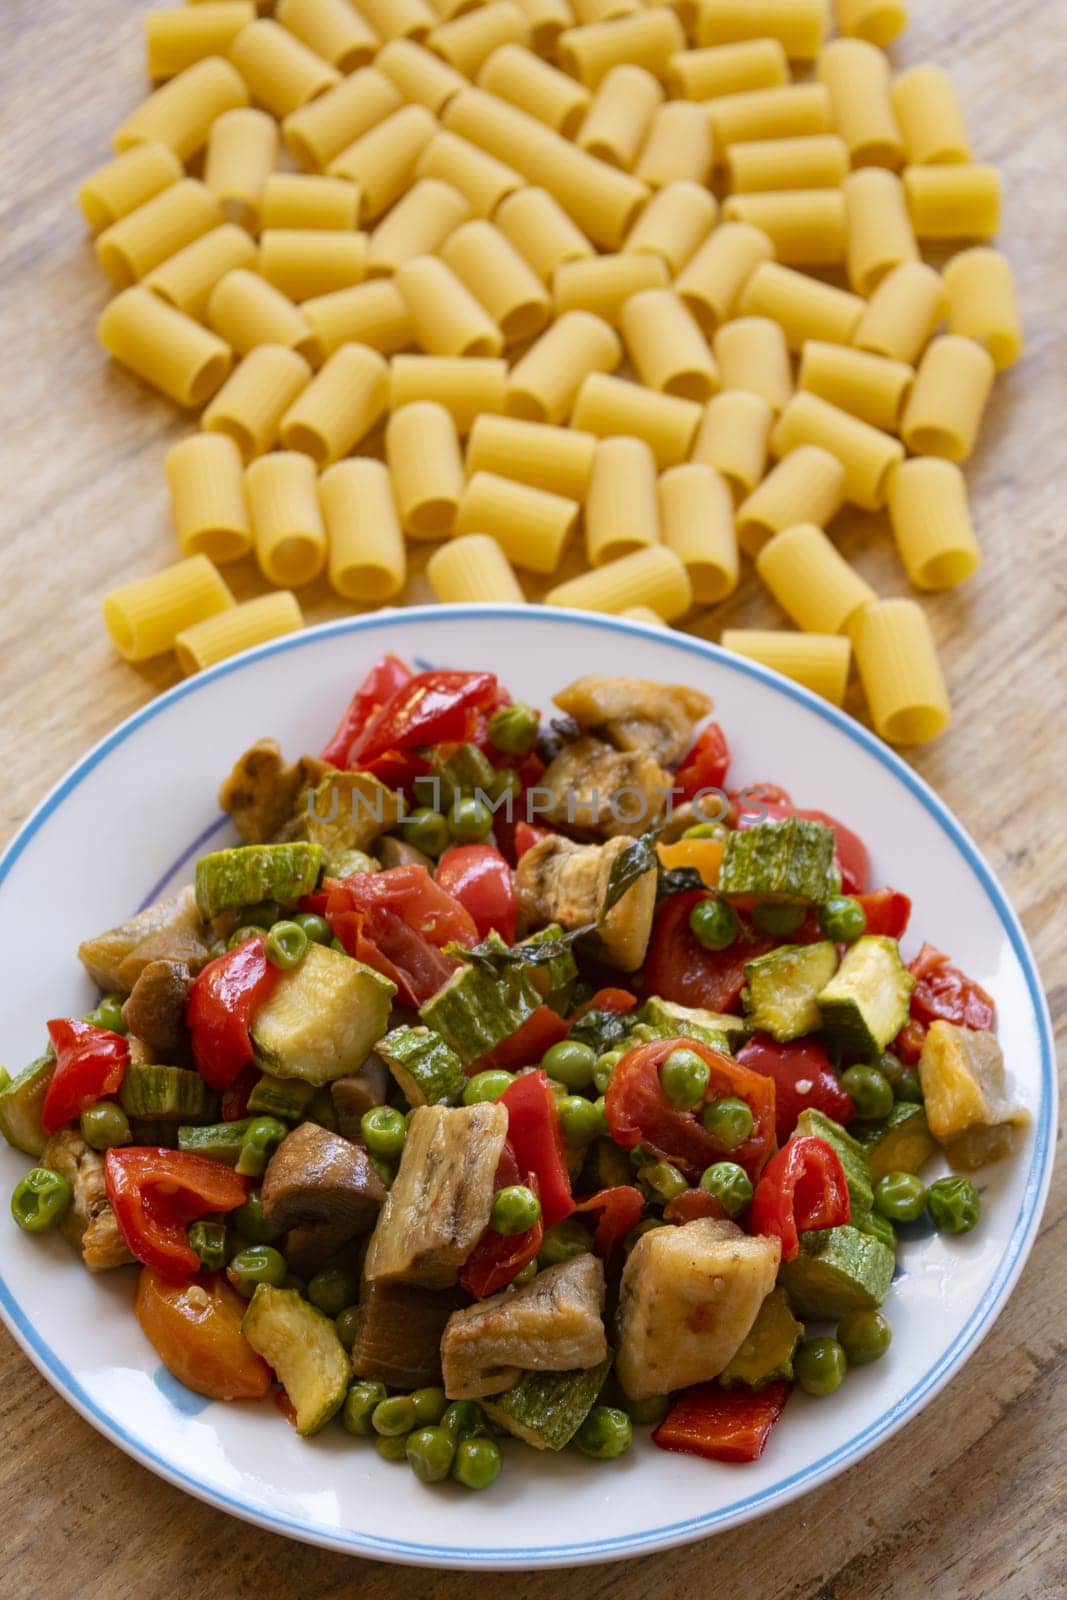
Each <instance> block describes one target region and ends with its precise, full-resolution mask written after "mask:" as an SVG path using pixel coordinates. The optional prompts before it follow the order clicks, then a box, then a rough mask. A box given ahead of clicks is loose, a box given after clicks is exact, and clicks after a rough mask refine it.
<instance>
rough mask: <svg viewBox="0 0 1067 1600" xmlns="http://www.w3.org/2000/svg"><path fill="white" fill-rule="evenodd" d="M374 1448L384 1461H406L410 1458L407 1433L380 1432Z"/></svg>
mask: <svg viewBox="0 0 1067 1600" xmlns="http://www.w3.org/2000/svg"><path fill="white" fill-rule="evenodd" d="M374 1448H375V1449H376V1450H377V1452H378V1454H379V1455H380V1456H381V1458H382V1460H383V1461H406V1460H407V1458H408V1441H407V1435H406V1434H403V1433H396V1434H386V1433H380V1434H379V1435H378V1436H377V1438H376V1439H375V1441H374Z"/></svg>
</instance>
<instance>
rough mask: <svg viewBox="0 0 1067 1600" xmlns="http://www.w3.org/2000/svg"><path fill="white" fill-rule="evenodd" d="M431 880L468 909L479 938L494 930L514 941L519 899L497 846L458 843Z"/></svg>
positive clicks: (509, 869) (438, 866) (441, 862)
mask: <svg viewBox="0 0 1067 1600" xmlns="http://www.w3.org/2000/svg"><path fill="white" fill-rule="evenodd" d="M434 881H435V882H436V883H437V884H439V885H440V887H441V888H442V889H444V890H446V892H447V893H448V894H450V895H452V896H453V898H454V899H456V900H458V901H459V903H460V905H461V906H463V908H464V909H465V910H466V911H468V912H469V913H470V915H471V916H472V917H473V919H474V925H475V927H476V928H477V930H478V937H479V939H484V938H486V937H487V936H488V935H489V934H490V933H493V932H496V933H498V934H499V935H500V937H501V938H502V939H503V941H504V943H505V944H514V943H515V926H516V922H517V920H518V901H517V900H516V898H515V884H514V881H513V879H512V876H511V868H510V867H509V866H508V864H507V862H506V861H505V860H504V857H503V856H502V855H501V853H500V851H499V850H495V849H494V848H493V846H492V845H491V844H459V845H453V846H452V848H451V849H450V850H446V851H445V853H444V855H443V856H442V857H441V859H440V861H439V862H438V863H437V871H436V873H435V874H434Z"/></svg>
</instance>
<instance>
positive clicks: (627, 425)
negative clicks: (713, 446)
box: [571, 372, 701, 468]
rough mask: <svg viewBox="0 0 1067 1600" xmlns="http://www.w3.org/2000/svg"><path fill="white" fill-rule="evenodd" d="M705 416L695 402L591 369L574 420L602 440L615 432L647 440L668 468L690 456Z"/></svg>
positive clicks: (575, 407) (577, 404) (579, 393)
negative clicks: (702, 417)
mask: <svg viewBox="0 0 1067 1600" xmlns="http://www.w3.org/2000/svg"><path fill="white" fill-rule="evenodd" d="M700 417H701V409H700V406H699V405H697V403H696V401H694V400H683V399H681V398H680V397H679V396H678V395H673V394H657V393H656V392H655V391H654V390H652V389H644V388H642V387H641V386H640V385H638V384H636V383H630V382H629V381H628V380H627V379H625V378H613V377H609V376H608V374H606V373H603V372H592V373H590V374H589V376H588V377H587V378H586V379H585V380H584V381H583V383H582V386H581V388H580V389H579V391H578V398H577V400H576V401H575V403H574V411H573V413H572V415H571V421H572V422H573V423H574V426H575V427H576V428H587V429H588V430H589V432H590V433H595V434H596V435H597V437H598V438H600V439H604V438H608V437H609V436H610V435H612V434H616V433H628V434H633V435H634V437H635V438H638V439H644V440H645V442H646V444H648V445H650V446H651V447H652V454H653V455H654V456H655V458H656V463H657V465H658V466H659V467H661V468H663V467H676V466H677V465H678V463H679V462H680V461H684V460H685V459H686V458H687V456H688V455H689V449H690V446H691V445H692V443H693V439H694V437H695V435H696V431H697V428H698V427H699V425H700Z"/></svg>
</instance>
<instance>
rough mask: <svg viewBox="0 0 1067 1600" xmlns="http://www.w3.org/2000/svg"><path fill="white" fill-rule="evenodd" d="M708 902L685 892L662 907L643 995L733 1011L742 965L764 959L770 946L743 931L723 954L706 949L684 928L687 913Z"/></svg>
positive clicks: (742, 980)
mask: <svg viewBox="0 0 1067 1600" xmlns="http://www.w3.org/2000/svg"><path fill="white" fill-rule="evenodd" d="M708 898H709V895H708V893H707V891H706V890H704V889H686V890H684V891H683V892H682V893H681V894H672V895H671V896H670V897H669V899H667V900H665V901H664V902H663V904H662V906H661V907H660V909H659V911H658V913H657V914H656V921H655V926H654V927H653V929H652V938H651V939H650V941H649V946H648V955H647V957H646V960H645V980H644V981H645V993H646V994H655V995H659V997H660V999H661V1000H674V1001H675V1002H676V1003H677V1004H678V1005H682V1006H696V1007H701V1008H703V1009H704V1010H707V1011H736V1010H737V1008H738V1006H739V1005H740V1002H741V990H742V989H743V988H744V986H745V963H746V962H747V961H752V960H754V959H755V957H756V956H762V955H765V954H766V952H767V951H768V950H771V949H773V947H774V943H775V941H774V940H773V939H763V938H756V937H754V936H752V935H750V934H749V933H748V932H747V930H744V931H743V932H742V934H741V937H740V938H738V939H737V940H736V941H735V942H734V943H733V944H732V945H730V946H729V948H728V949H726V950H705V948H704V946H703V945H702V944H700V943H699V942H698V940H697V939H696V937H695V935H694V934H693V932H692V930H691V928H690V926H689V913H690V912H691V911H692V909H693V907H694V906H695V905H699V904H700V902H701V900H707V899H708Z"/></svg>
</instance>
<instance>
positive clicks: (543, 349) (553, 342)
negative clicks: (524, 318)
mask: <svg viewBox="0 0 1067 1600" xmlns="http://www.w3.org/2000/svg"><path fill="white" fill-rule="evenodd" d="M621 360H622V345H621V343H620V342H619V338H618V335H617V334H616V333H615V332H614V330H613V329H612V328H611V327H610V326H609V324H608V323H606V322H605V321H604V319H603V317H597V316H594V315H593V314H592V312H589V311H565V312H564V313H563V315H562V316H561V317H560V318H559V319H558V320H557V321H556V322H554V323H553V324H552V326H551V327H549V328H547V329H546V330H545V332H544V333H543V334H542V335H541V337H540V338H539V339H538V340H537V342H536V343H535V344H533V345H531V346H530V348H529V350H527V352H526V354H525V355H524V356H522V357H521V358H520V359H519V360H518V361H517V362H516V363H515V365H514V367H512V369H511V372H510V373H509V374H508V380H507V409H508V411H509V412H510V414H511V415H512V416H513V417H523V418H525V420H526V421H527V422H555V423H558V422H563V421H564V419H565V418H566V417H567V416H568V414H569V412H570V411H571V408H572V407H573V405H574V402H575V399H576V398H577V395H578V391H579V389H580V388H581V386H582V384H583V383H584V382H585V380H586V378H587V377H588V376H589V374H590V373H597V372H614V370H615V368H616V367H617V366H618V365H619V362H620V361H621ZM575 426H581V424H578V423H576V424H575Z"/></svg>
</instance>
